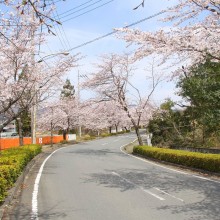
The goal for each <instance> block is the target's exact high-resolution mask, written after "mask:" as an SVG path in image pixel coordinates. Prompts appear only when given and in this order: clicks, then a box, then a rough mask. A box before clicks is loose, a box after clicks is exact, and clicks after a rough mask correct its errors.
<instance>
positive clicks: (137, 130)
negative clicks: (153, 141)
mask: <svg viewBox="0 0 220 220" xmlns="http://www.w3.org/2000/svg"><path fill="white" fill-rule="evenodd" d="M135 132H136V135H137V138H138V143H139V145H140V146H143V141H142V138H141V135H140V131H139V127H135Z"/></svg>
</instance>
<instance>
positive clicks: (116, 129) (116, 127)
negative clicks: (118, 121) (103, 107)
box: [115, 125, 118, 134]
mask: <svg viewBox="0 0 220 220" xmlns="http://www.w3.org/2000/svg"><path fill="white" fill-rule="evenodd" d="M115 131H116V134H117V133H118V126H117V125H115Z"/></svg>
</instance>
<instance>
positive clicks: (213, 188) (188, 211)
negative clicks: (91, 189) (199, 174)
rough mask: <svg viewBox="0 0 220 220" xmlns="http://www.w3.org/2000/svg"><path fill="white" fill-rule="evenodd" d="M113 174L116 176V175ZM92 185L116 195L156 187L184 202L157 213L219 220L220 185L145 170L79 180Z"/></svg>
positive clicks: (121, 170) (171, 205) (164, 172)
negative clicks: (113, 192)
mask: <svg viewBox="0 0 220 220" xmlns="http://www.w3.org/2000/svg"><path fill="white" fill-rule="evenodd" d="M116 174H117V175H116ZM90 182H95V183H96V184H97V185H102V186H104V187H108V188H115V189H119V190H120V192H122V193H123V192H125V191H129V190H136V189H141V188H144V189H146V190H153V189H154V187H157V188H159V189H161V190H164V191H165V192H167V193H169V194H171V195H176V196H177V197H178V196H182V197H183V199H184V202H182V203H172V204H169V205H167V204H166V203H165V204H166V205H160V206H159V207H157V208H156V209H157V210H158V211H162V212H163V211H164V212H167V211H168V212H170V213H172V214H173V215H178V214H184V216H186V219H190V220H220V183H217V182H211V181H207V180H202V179H199V178H195V177H192V176H190V175H182V174H176V173H171V172H170V171H167V170H163V172H161V170H158V169H157V168H154V167H153V168H152V169H150V170H147V169H140V170H139V169H127V170H125V169H120V170H105V172H103V173H93V174H91V175H88V177H87V178H85V179H83V183H84V184H86V183H90Z"/></svg>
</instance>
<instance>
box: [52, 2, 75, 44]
mask: <svg viewBox="0 0 220 220" xmlns="http://www.w3.org/2000/svg"><path fill="white" fill-rule="evenodd" d="M52 1H53V0H52ZM53 2H54V1H53ZM55 12H56V15H57V16H58V19H59V20H60V17H59V15H58V13H57V10H56V11H55ZM58 29H59V31H60V33H61V35H62V32H61V30H60V28H59V26H58ZM61 29H62V31H63V34H64V36H62V37H63V39H64V43H65V45H67V48H70V47H71V46H70V42H69V40H68V38H67V35H66V33H65V31H64V28H63V25H61ZM65 41H66V42H65Z"/></svg>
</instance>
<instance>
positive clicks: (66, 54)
mask: <svg viewBox="0 0 220 220" xmlns="http://www.w3.org/2000/svg"><path fill="white" fill-rule="evenodd" d="M69 54H70V53H68V52H60V53H52V54H49V55H46V56H44V57H42V58H41V59H40V60H38V61H37V63H41V62H43V61H44V60H45V58H46V57H51V56H52V57H54V56H57V55H64V56H68V55H69ZM48 59H49V58H48Z"/></svg>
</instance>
